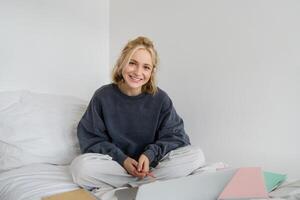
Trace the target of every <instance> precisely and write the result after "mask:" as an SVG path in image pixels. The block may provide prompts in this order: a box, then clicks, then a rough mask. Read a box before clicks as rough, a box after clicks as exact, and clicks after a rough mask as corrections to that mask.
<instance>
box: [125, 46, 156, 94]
mask: <svg viewBox="0 0 300 200" xmlns="http://www.w3.org/2000/svg"><path fill="white" fill-rule="evenodd" d="M152 71H153V64H152V57H151V54H150V53H149V52H148V51H147V50H146V49H138V50H136V51H135V52H134V53H133V55H132V57H131V58H130V59H129V62H128V64H126V65H125V66H124V67H123V69H122V76H123V78H124V84H122V86H121V90H122V91H123V92H124V93H125V94H127V95H129V96H135V95H138V94H140V93H141V92H142V86H143V85H145V84H146V83H147V82H148V81H149V79H150V77H151V74H152Z"/></svg>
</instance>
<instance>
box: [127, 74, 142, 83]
mask: <svg viewBox="0 0 300 200" xmlns="http://www.w3.org/2000/svg"><path fill="white" fill-rule="evenodd" d="M129 78H130V79H131V80H132V81H134V82H139V81H141V80H142V79H141V78H138V77H136V76H132V75H129Z"/></svg>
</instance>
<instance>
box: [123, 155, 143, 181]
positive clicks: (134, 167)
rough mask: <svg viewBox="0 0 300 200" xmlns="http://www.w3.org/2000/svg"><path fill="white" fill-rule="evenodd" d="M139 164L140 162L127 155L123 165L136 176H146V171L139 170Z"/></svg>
mask: <svg viewBox="0 0 300 200" xmlns="http://www.w3.org/2000/svg"><path fill="white" fill-rule="evenodd" d="M138 165H139V163H138V162H137V161H136V160H134V159H132V158H130V157H127V158H126V159H125V160H124V163H123V167H124V168H125V169H126V171H127V172H128V173H129V174H131V175H132V176H135V177H139V178H144V177H145V176H146V173H143V172H139V171H138Z"/></svg>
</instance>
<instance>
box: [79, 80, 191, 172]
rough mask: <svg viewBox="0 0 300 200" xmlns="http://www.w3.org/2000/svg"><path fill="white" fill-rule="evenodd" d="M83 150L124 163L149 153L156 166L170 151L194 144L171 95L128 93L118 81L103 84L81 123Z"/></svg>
mask: <svg viewBox="0 0 300 200" xmlns="http://www.w3.org/2000/svg"><path fill="white" fill-rule="evenodd" d="M77 134H78V139H79V144H80V148H81V151H82V153H101V154H107V155H110V156H111V157H112V158H113V160H115V161H117V162H118V163H119V164H120V165H122V166H123V162H124V160H125V159H126V158H127V156H129V157H131V158H133V159H135V160H138V158H139V156H140V155H141V154H145V155H146V156H147V157H148V158H149V161H150V166H152V167H155V166H156V165H157V164H158V162H159V160H160V159H162V158H163V156H164V155H166V154H167V153H168V152H169V151H171V150H174V149H176V148H178V147H182V146H186V145H188V144H190V141H189V137H188V135H187V134H186V133H185V131H184V126H183V120H182V119H181V118H180V117H179V116H178V114H177V113H176V111H175V109H174V107H173V104H172V101H171V99H170V98H169V96H168V95H167V94H166V93H165V92H164V91H163V90H161V89H159V88H158V92H157V93H156V94H155V95H151V94H148V93H142V94H140V95H138V96H127V95H126V94H124V93H122V92H121V91H120V90H119V88H118V86H117V85H115V84H109V85H105V86H103V87H101V88H99V89H98V90H97V91H96V92H95V94H94V96H93V97H92V99H91V101H90V103H89V105H88V107H87V110H86V112H85V113H84V115H83V117H82V119H81V120H80V122H79V124H78V127H77Z"/></svg>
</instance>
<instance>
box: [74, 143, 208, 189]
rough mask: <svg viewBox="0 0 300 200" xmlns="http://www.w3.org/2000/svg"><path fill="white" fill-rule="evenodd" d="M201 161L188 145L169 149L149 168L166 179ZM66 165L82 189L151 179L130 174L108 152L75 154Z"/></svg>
mask: <svg viewBox="0 0 300 200" xmlns="http://www.w3.org/2000/svg"><path fill="white" fill-rule="evenodd" d="M204 164H205V158H204V155H203V152H202V150H201V149H200V148H199V147H196V146H190V145H189V146H185V147H181V148H178V149H175V150H173V151H170V152H169V153H168V154H167V155H166V156H164V157H163V158H162V159H161V160H160V162H159V164H158V165H157V166H156V167H155V168H153V169H151V171H152V174H153V175H154V176H155V180H167V179H172V178H178V177H183V176H187V175H189V174H191V173H192V172H193V171H194V170H196V169H198V168H200V167H202V166H203V165H204ZM70 169H71V174H72V177H73V180H74V182H75V183H77V184H78V185H79V186H81V187H83V188H86V189H92V188H101V187H111V186H112V187H115V188H117V187H123V186H128V185H130V186H133V187H134V186H139V185H141V184H144V183H149V182H152V181H153V178H152V177H149V176H148V177H145V178H144V179H139V178H137V177H133V176H132V175H130V174H128V173H127V171H126V170H125V169H124V168H123V167H122V166H121V165H120V164H119V163H117V162H116V161H114V160H112V158H111V157H110V156H109V155H103V154H98V153H86V154H82V155H80V156H78V157H77V158H75V159H74V160H73V161H72V163H71V166H70Z"/></svg>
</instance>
